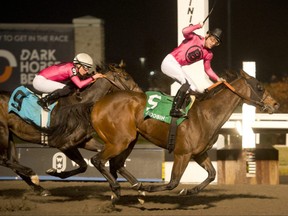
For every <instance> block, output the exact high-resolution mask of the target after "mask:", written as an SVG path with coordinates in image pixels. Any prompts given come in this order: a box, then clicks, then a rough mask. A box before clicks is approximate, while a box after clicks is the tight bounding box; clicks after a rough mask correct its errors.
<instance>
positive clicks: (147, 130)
mask: <svg viewBox="0 0 288 216" xmlns="http://www.w3.org/2000/svg"><path fill="white" fill-rule="evenodd" d="M226 76H227V77H225V78H226V80H227V82H221V83H220V85H218V86H217V87H216V88H214V89H212V90H211V91H209V92H208V93H207V98H205V99H203V100H196V101H195V102H194V105H193V107H192V108H191V109H190V110H189V112H188V118H187V119H186V120H185V121H184V122H183V123H181V124H180V125H179V126H178V129H177V136H176V144H175V149H174V163H173V169H172V173H171V180H170V182H169V183H167V184H163V185H158V184H157V185H142V184H141V183H139V182H138V181H137V179H136V178H135V177H134V176H133V175H132V174H130V173H129V172H128V171H127V170H126V169H125V167H124V162H125V159H126V158H127V157H128V155H129V154H130V153H131V151H132V149H133V147H134V145H135V143H136V141H137V138H138V135H139V134H141V135H142V136H143V137H145V138H146V139H147V140H148V141H151V142H152V143H154V144H155V145H157V146H159V147H162V148H164V149H167V140H168V132H169V124H167V123H164V122H161V121H158V120H155V119H152V118H148V119H144V117H143V113H144V109H145V105H146V95H145V93H136V92H128V91H121V92H115V93H112V94H109V95H106V96H104V97H103V98H102V99H101V100H99V101H98V102H97V103H95V105H94V107H93V109H92V112H91V117H92V125H93V127H94V129H95V130H96V132H97V133H98V135H99V136H100V137H101V139H103V140H104V142H105V147H104V149H103V151H101V152H98V153H97V154H96V155H95V156H93V157H92V159H91V161H92V163H93V165H94V166H95V167H96V168H97V169H98V170H99V171H100V172H101V173H102V174H103V176H104V177H105V178H106V179H107V180H108V182H109V184H110V187H111V189H112V191H113V193H114V194H115V196H116V197H115V196H114V195H113V196H112V201H114V202H115V201H117V200H118V199H119V198H120V185H119V183H118V182H117V181H116V179H117V172H118V173H119V174H121V175H122V176H123V177H124V178H126V179H127V180H128V181H129V182H130V183H131V184H132V185H133V188H134V189H136V190H140V191H148V192H155V191H163V190H172V189H174V188H175V187H177V186H178V184H179V182H180V179H181V177H182V175H183V173H184V171H185V169H186V167H187V165H188V163H189V161H190V160H191V159H193V160H194V161H196V162H197V163H198V164H199V165H200V166H201V167H203V168H204V169H205V170H206V171H207V172H208V177H207V178H206V179H205V180H204V181H203V182H202V183H201V184H199V185H197V186H196V187H194V188H192V189H188V190H184V191H183V192H182V194H195V193H198V192H199V191H201V190H203V189H204V188H205V187H206V186H207V185H208V184H209V183H210V182H212V181H213V180H214V179H215V175H216V171H215V169H214V167H213V165H212V163H211V161H210V158H209V157H208V154H207V150H209V149H211V147H212V145H213V144H214V143H215V142H216V140H217V138H218V133H219V130H220V129H221V127H222V126H223V124H224V123H225V122H226V121H227V120H228V119H229V117H230V116H231V114H232V113H233V111H234V110H235V108H236V107H237V106H239V105H240V104H242V103H243V102H245V103H249V104H252V105H255V106H257V107H259V108H260V109H262V110H263V111H267V112H269V113H273V112H274V111H276V110H277V109H278V107H279V104H278V103H277V102H276V101H275V100H274V99H273V98H272V97H271V95H270V94H269V93H268V92H267V91H266V90H265V89H264V88H263V86H262V85H261V84H260V83H259V81H258V80H257V79H255V78H253V77H251V76H249V75H248V74H247V73H245V72H244V71H240V73H235V72H234V73H231V72H229V73H227V74H226ZM211 94H212V95H211ZM120 113H121V114H120ZM108 160H110V172H109V171H108V170H107V169H106V168H105V163H106V161H108Z"/></svg>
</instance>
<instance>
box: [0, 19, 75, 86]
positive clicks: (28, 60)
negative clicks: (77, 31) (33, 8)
mask: <svg viewBox="0 0 288 216" xmlns="http://www.w3.org/2000/svg"><path fill="white" fill-rule="evenodd" d="M12 28H13V25H11V28H9V29H3V28H1V29H0V90H6V91H12V90H13V89H15V88H16V87H18V86H19V85H28V86H29V85H32V80H33V78H34V76H35V74H36V73H38V72H39V71H40V70H42V69H43V68H45V67H47V66H50V65H53V64H55V63H59V62H68V61H72V60H73V57H74V29H73V26H69V27H66V26H65V27H61V26H59V27H55V25H51V27H49V25H44V26H43V27H42V26H39V25H38V26H37V28H36V27H35V28H31V27H30V28H27V29H24V28H21V29H16V28H15V29H12Z"/></svg>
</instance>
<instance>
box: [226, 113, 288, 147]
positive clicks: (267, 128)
mask: <svg viewBox="0 0 288 216" xmlns="http://www.w3.org/2000/svg"><path fill="white" fill-rule="evenodd" d="M241 122H242V113H233V114H232V115H231V117H230V118H229V120H228V121H227V122H226V123H225V124H224V125H223V127H222V131H229V133H233V132H234V133H235V132H236V130H237V128H238V127H239V126H241ZM252 129H253V131H254V132H255V134H256V136H257V135H259V134H261V133H283V134H286V146H288V114H283V113H281V114H259V113H257V114H256V115H255V121H254V123H253V125H252Z"/></svg>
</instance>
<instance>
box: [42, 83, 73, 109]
mask: <svg viewBox="0 0 288 216" xmlns="http://www.w3.org/2000/svg"><path fill="white" fill-rule="evenodd" d="M74 90H75V89H74V88H73V87H72V86H69V85H66V86H64V88H62V89H57V90H55V91H54V92H52V93H50V94H48V95H46V96H45V97H43V98H41V99H39V100H38V101H37V103H38V104H39V105H40V106H41V107H42V108H43V109H44V110H45V111H47V112H48V111H50V109H49V108H48V106H49V105H50V104H52V103H54V102H55V101H56V100H58V99H59V98H60V97H63V96H66V95H68V94H70V93H71V92H73V91H74Z"/></svg>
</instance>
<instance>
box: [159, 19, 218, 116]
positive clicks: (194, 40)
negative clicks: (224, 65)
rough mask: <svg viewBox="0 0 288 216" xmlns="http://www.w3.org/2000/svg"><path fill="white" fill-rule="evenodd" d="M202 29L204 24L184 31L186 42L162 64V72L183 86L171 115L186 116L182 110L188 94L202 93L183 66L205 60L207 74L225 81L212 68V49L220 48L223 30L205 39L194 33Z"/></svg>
mask: <svg viewBox="0 0 288 216" xmlns="http://www.w3.org/2000/svg"><path fill="white" fill-rule="evenodd" d="M199 28H202V24H200V23H199V24H197V25H189V26H188V27H186V28H184V29H183V30H182V33H183V36H184V40H183V41H182V43H181V44H180V45H179V46H178V47H176V48H175V49H174V50H173V51H172V52H171V53H169V54H168V55H167V56H166V57H165V58H164V60H163V61H162V64H161V70H162V72H163V73H164V74H166V75H167V76H169V77H171V78H172V79H174V80H176V81H177V82H179V83H180V84H181V85H182V86H181V87H180V89H179V90H178V92H177V94H176V95H175V97H174V101H173V104H172V109H171V111H170V115H171V116H173V117H181V116H183V115H184V113H183V112H182V110H181V108H182V106H183V103H184V101H185V97H186V92H187V91H188V90H189V89H191V90H192V91H196V92H200V91H199V90H198V89H197V86H196V85H195V84H194V82H193V80H192V79H191V78H190V77H189V76H188V75H187V74H186V72H185V71H184V70H183V69H182V66H185V65H190V64H193V63H195V62H197V61H200V60H202V59H203V63H204V70H205V73H206V74H207V75H208V76H209V77H210V79H212V80H214V81H219V80H223V79H222V78H219V77H218V76H217V74H216V73H215V72H214V71H213V70H212V68H211V60H212V58H213V53H212V52H211V49H212V48H213V47H215V46H218V45H219V44H220V43H221V42H222V41H221V34H222V30H221V29H219V28H216V29H214V30H212V31H208V32H207V34H206V36H205V37H202V36H200V35H197V34H196V33H194V31H195V30H196V29H199Z"/></svg>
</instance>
